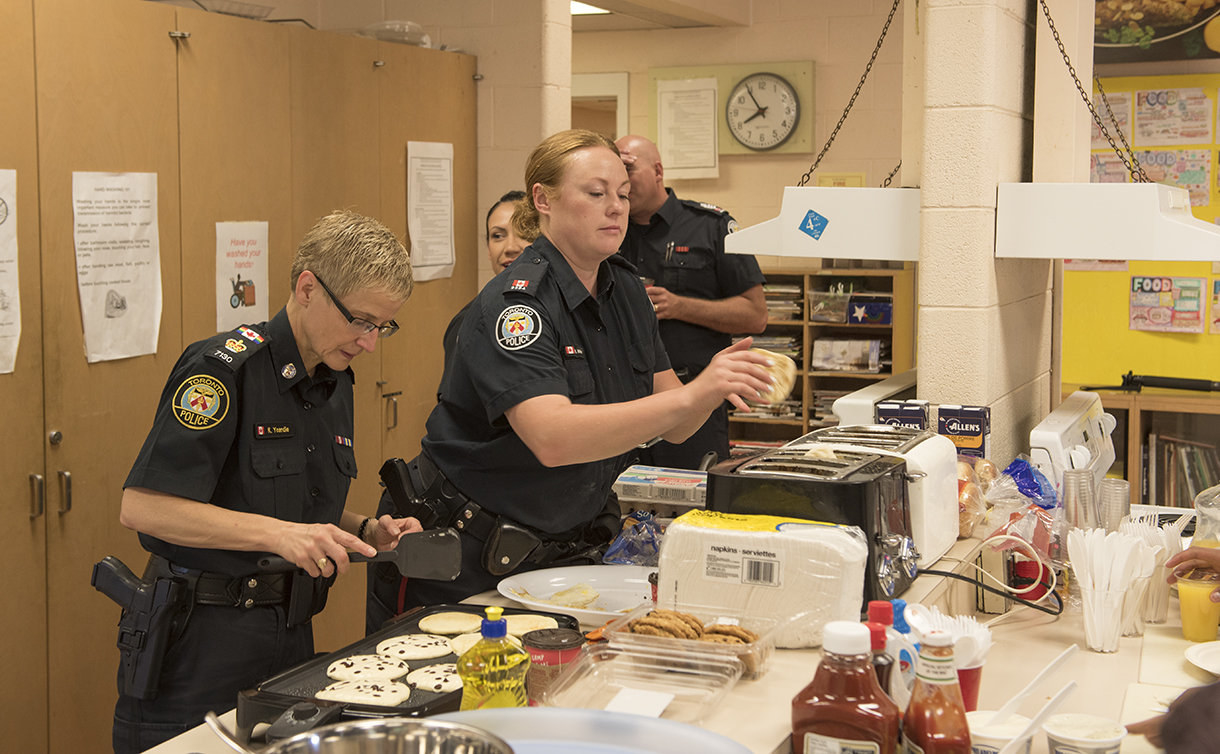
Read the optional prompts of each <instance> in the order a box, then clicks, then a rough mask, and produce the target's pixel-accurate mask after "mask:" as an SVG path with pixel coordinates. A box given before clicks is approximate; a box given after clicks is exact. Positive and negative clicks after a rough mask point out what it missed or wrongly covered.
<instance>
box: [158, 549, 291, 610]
mask: <svg viewBox="0 0 1220 754" xmlns="http://www.w3.org/2000/svg"><path fill="white" fill-rule="evenodd" d="M144 574H145V578H148V577H150V576H178V577H185V578H189V579H191V580H194V579H195V578H196V577H197V578H198V581H197V582H196V585H195V589H194V592H195V599H194V603H195V604H196V605H223V606H226V607H243V608H249V607H261V606H265V605H282V604H284V603H285V602H287V600H288V594H289V591H288V587H289V576H290V574H287V573H259V574H255V575H251V576H226V575H224V574H221V573H212V572H210V571H200V570H198V569H195V568H186V567H183V566H179V565H175V564H173V563H171V562H169V561H168V560H166V559H165V558H163V557H161V556H160V555H153V556H151V557H150V558H149V559H148V568H147V569H146V570H145V572H144Z"/></svg>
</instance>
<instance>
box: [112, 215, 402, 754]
mask: <svg viewBox="0 0 1220 754" xmlns="http://www.w3.org/2000/svg"><path fill="white" fill-rule="evenodd" d="M411 287H412V275H411V264H410V259H409V257H408V255H407V252H406V249H404V248H403V246H402V244H401V243H400V242H399V241H398V239H396V238H395V237H394V235H393V233H391V232H390V231H389V229H387V228H386V227H385V226H383V225H381V224H380V223H378V222H377V221H375V220H372V219H370V218H367V217H362V216H360V215H357V214H355V213H351V212H336V213H333V214H331V215H328V216H326V217H324V218H322V219H321V220H319V221H318V222H317V224H316V225H314V227H313V228H312V229H311V230H310V231H309V232H308V233H307V234H306V235H305V238H304V239H303V240H302V242H301V245H300V247H299V248H298V250H297V253H296V257H295V259H294V261H293V264H292V294H291V296H290V298H289V300H288V303H287V305H286V306H285V307H284V308H283V309H281V310H280V311H279V313H278V314H276V315H275V317H274V318H273V319H272V320H271V321H270V322H264V323H262V324H258V325H250V326H246V327H240V328H238V329H237V330H235V331H233V332H229V333H222V334H220V335H217V336H215V337H212V338H209V339H207V340H203V341H200V342H198V343H194V344H192V345H191V346H188V347H187V349H186V350H185V351H184V352H183V354H182V356H180V357H179V359H178V363H177V364H176V365H175V366H174V369H173V371H172V373H171V374H170V377H169V380H168V381H167V382H166V385H165V390H164V392H163V393H162V395H161V400H160V403H159V404H158V407H157V412H156V417H155V419H154V421H153V428H152V431H151V432H150V433H149V435H148V438H147V439H146V440H145V442H144V446H143V448H142V449H141V451H140V455H139V457H138V458H137V459H136V461H135V465H134V466H133V468H132V470H131V473H130V474H129V476H128V477H127V481H126V482H125V484H124V491H123V500H122V508H121V513H120V520H121V521H122V523H123V524H124V525H125V526H127V527H129V528H132V529H135V530H136V531H138V532H139V533H140V543H141V544H142V545H143V546H144V548H145V549H146V550H148V551H149V552H151V553H152V557H151V559H150V562H149V567H148V570H147V571H146V572H145V579H146V580H147V579H150V578H163V579H176V580H178V581H179V582H181V583H183V584H187V585H189V590H188V598H187V599H188V602H189V604H188V605H185V606H184V609H183V611H182V614H183V615H188V616H189V617H188V618H187V620H186V623H185V625H184V626H177V627H176V629H175V633H177V634H178V635H176V636H174V637H173V640H172V643H171V645H170V647H169V649H168V651H167V652H166V653H165V655H164V660H163V664H162V668H161V673H160V675H159V677H158V678H157V681H158V683H157V686H158V689H157V693H156V694H155V696H154V697H153V698H147V697H148V696H150V695H149V694H146V693H142V692H138V691H136V690H133V689H130V688H128V689H123V688H122V686H123V671H122V668H121V669H120V687H121V688H120V691H121V693H120V697H119V700H118V703H117V705H116V707H115V718H114V735H113V738H114V741H113V743H114V748H115V751H116V752H134V751H144V750H145V749H147V748H149V747H151V746H153V745H155V744H157V743H159V742H161V741H164V740H166V739H168V738H171V737H172V736H174V735H176V734H178V733H180V732H182V731H183V730H186V729H187V728H190V727H192V726H194V725H197V724H199V723H200V722H202V721H203V716H204V714H205V713H206V712H207V711H208V710H215V711H217V712H220V711H223V710H226V709H229V708H231V707H232V706H233V705H234V704H235V703H236V700H237V693H238V692H239V691H240V690H242V689H246V688H251V687H253V686H254V685H256V684H257V683H259V682H260V681H263V680H265V679H266V678H268V677H270V676H272V675H274V674H275V673H277V672H279V671H281V670H284V669H286V668H288V667H291V666H292V665H295V664H298V663H300V662H303V661H304V660H307V659H309V658H310V657H311V656H312V655H313V635H312V631H311V626H310V623H309V617H310V615H311V614H312V613H313V612H316V611H317V610H319V609H321V606H322V604H323V603H324V602H325V593H326V588H327V587H328V586H329V583H330V580H331V579H333V577H334V576H335V574H336V572H338V573H345V572H346V571H347V569H348V558H347V554H346V553H347V551H348V550H358V551H360V552H363V553H364V554H366V555H373V554H375V553H376V551H377V550H378V549H381V550H384V549H389V548H391V547H393V546H394V545H395V544H396V543H397V542H398V539H399V537H400V536H401V535H402V534H403V533H405V532H407V531H412V530H418V529H419V522H418V521H415V520H411V519H402V518H398V519H396V518H392V517H390V516H383V517H381V518H379V519H376V520H374V519H366V518H364V517H363V516H359V515H357V514H356V513H354V512H351V511H345V510H344V503H345V500H346V498H347V491H348V486H349V484H350V482H351V480H352V478H353V477H355V476H356V462H355V455H354V452H353V451H354V446H353V403H352V383H353V374H352V370H351V369H350V368H349V364H350V363H351V361H352V359H353V358H355V357H356V356H357V355H358V354H360V353H362V352H364V351H372V350H373V349H374V348H375V347H376V345H377V339H378V338H379V337H385V336H388V335H392V334H393V333H394V331H395V330H397V329H398V325H397V324H396V323H395V322H394V319H393V318H394V316H395V314H396V313H397V312H398V310H399V308H400V307H401V306H402V304H403V302H404V301H406V299H407V296H408V295H410V293H411ZM267 553H273V554H276V555H279V556H281V557H283V558H284V559H286V560H288V561H290V562H291V563H293V564H295V566H296V567H297V568H299V569H300V570H299V571H296V572H295V573H287V574H285V573H261V572H260V570H259V566H258V561H259V559H260V557H262V556H265V555H266V554H267ZM125 661H126V658H125ZM141 697H144V698H141Z"/></svg>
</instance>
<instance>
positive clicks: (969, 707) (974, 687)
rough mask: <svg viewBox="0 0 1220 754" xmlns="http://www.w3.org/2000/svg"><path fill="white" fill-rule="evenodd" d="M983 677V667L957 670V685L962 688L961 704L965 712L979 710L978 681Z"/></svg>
mask: <svg viewBox="0 0 1220 754" xmlns="http://www.w3.org/2000/svg"><path fill="white" fill-rule="evenodd" d="M982 677H983V666H982V665H979V666H977V667H973V668H958V669H957V685H959V686H961V687H962V702H963V703H964V704H965V706H966V711H967V712H974V711H975V710H976V709H978V708H979V681H980V680H982Z"/></svg>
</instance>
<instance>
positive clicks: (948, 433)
mask: <svg viewBox="0 0 1220 754" xmlns="http://www.w3.org/2000/svg"><path fill="white" fill-rule="evenodd" d="M936 432H937V434H941V435H944V436H945V437H948V438H949V439H950V440H952V441H953V444H954V445H956V446H957V452H958V453H960V454H961V455H965V456H974V457H975V458H985V457H987V451H988V450H989V449H990V448H989V447H988V446H989V445H990V444H991V407H990V406H951V405H942V406H941V407H940V408H939V410H938V411H937V416H936Z"/></svg>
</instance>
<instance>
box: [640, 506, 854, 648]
mask: <svg viewBox="0 0 1220 754" xmlns="http://www.w3.org/2000/svg"><path fill="white" fill-rule="evenodd" d="M867 559H868V545H867V542H866V540H865V537H864V532H863V531H861V530H860V529H859V528H858V527H855V526H840V525H837V524H827V523H821V522H817V521H806V520H803V519H796V518H783V517H780V516H754V515H739V514H732V513H718V512H713V511H691V512H689V513H685V514H683V515H681V516H679V517H678V518H676V519H674V521H673V523H671V524H670V525H669V527H668V528H667V529H666V530H665V538H664V539H663V540H662V541H661V555H660V562H659V564H658V575H657V607H660V608H668V609H671V610H682V611H685V612H700V611H706V610H707V609H708V608H713V609H717V610H726V611H731V612H733V613H734V614H740V615H750V616H754V617H757V618H760V619H773V620H776V621H783V620H786V619H788V618H790V617H792V616H794V615H797V614H798V613H803V612H807V614H806V615H805V616H803V617H802V618H801V619H799V620H796V621H793V622H791V623H789V624H787V625H786V626H784V627H783V628H782V629H781V630H780V631H779V633H778V635H777V636H776V638H775V645H776V646H777V647H786V648H794V647H816V646H820V645H821V643H822V627H823V626H824V625H826V623H827V622H828V621H832V620H850V621H858V620H859V619H860V608H861V604H860V595H861V594H862V593H863V592H864V569H865V563H866V561H867Z"/></svg>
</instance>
